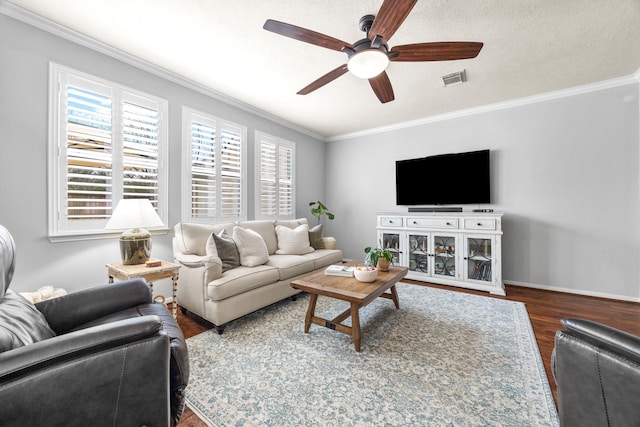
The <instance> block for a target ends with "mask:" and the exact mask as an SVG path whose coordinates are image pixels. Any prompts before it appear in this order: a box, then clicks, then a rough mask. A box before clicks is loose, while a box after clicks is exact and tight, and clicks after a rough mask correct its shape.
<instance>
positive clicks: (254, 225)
mask: <svg viewBox="0 0 640 427" xmlns="http://www.w3.org/2000/svg"><path fill="white" fill-rule="evenodd" d="M236 225H238V226H240V227H242V228H248V229H249V230H253V231H256V232H257V233H258V234H260V235H261V236H262V238H263V239H264V242H265V243H266V244H267V249H268V250H269V255H272V254H274V253H276V250H277V249H278V238H277V237H276V230H275V228H274V225H273V221H270V220H254V221H237V222H236Z"/></svg>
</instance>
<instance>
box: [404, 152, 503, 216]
mask: <svg viewBox="0 0 640 427" xmlns="http://www.w3.org/2000/svg"><path fill="white" fill-rule="evenodd" d="M486 203H491V179H490V168H489V150H480V151H469V152H466V153H451V154H440V155H436V156H429V157H421V158H417V159H407V160H397V161H396V204H397V205H407V206H415V205H466V204H486Z"/></svg>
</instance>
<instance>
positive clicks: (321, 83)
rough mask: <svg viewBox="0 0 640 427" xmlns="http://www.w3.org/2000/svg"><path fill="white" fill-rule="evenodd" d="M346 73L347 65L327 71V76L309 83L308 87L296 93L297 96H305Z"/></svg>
mask: <svg viewBox="0 0 640 427" xmlns="http://www.w3.org/2000/svg"><path fill="white" fill-rule="evenodd" d="M347 71H348V68H347V64H342V65H341V66H339V67H338V68H336V69H335V70H331V71H329V72H328V73H327V74H325V75H324V76H322V77H320V78H319V79H317V80H315V81H314V82H312V83H310V84H309V85H308V86H306V87H304V88H302V89H300V90H299V91H298V95H306V94H308V93H311V92H313V91H314V90H316V89H319V88H321V87H322V86H324V85H326V84H327V83H331V82H332V81H334V80H335V79H337V78H338V77H340V76H341V75H343V74H344V73H346V72H347Z"/></svg>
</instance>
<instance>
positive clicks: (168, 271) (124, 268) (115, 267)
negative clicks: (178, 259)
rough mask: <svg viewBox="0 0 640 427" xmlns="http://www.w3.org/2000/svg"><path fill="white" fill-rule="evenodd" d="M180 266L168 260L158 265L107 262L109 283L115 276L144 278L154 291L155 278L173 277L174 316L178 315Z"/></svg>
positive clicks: (119, 277)
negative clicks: (177, 291)
mask: <svg viewBox="0 0 640 427" xmlns="http://www.w3.org/2000/svg"><path fill="white" fill-rule="evenodd" d="M179 270H180V266H179V265H178V264H173V263H171V262H167V261H161V264H160V265H159V266H158V267H147V266H146V265H145V264H137V265H124V264H121V263H112V264H107V271H108V273H109V283H113V278H114V277H115V278H116V279H119V280H129V279H137V278H143V279H145V280H146V281H147V283H148V284H149V287H150V288H151V290H152V291H153V282H154V281H155V280H160V279H167V278H171V281H172V282H173V283H172V287H173V295H172V297H173V298H172V301H173V303H172V304H171V306H172V311H173V318H174V319H175V318H177V316H178V296H177V294H176V290H177V289H178V272H179Z"/></svg>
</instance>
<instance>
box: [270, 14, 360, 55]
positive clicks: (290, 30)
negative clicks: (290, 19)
mask: <svg viewBox="0 0 640 427" xmlns="http://www.w3.org/2000/svg"><path fill="white" fill-rule="evenodd" d="M262 28H264V29H265V30H267V31H272V32H274V33H277V34H280V35H282V36H285V37H291V38H292V39H296V40H300V41H301V42H305V43H311V44H314V45H316V46H321V47H326V48H327V49H333V50H337V51H341V50H342V48H343V47H345V46H346V47H348V48H353V45H352V44H351V43H347V42H343V41H342V40H338V39H336V38H333V37H330V36H327V35H325V34H322V33H317V32H315V31H312V30H307V29H306V28H302V27H297V26H295V25H291V24H286V23H284V22H280V21H274V20H273V19H267V20H266V22H265V23H264V25H263V27H262Z"/></svg>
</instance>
